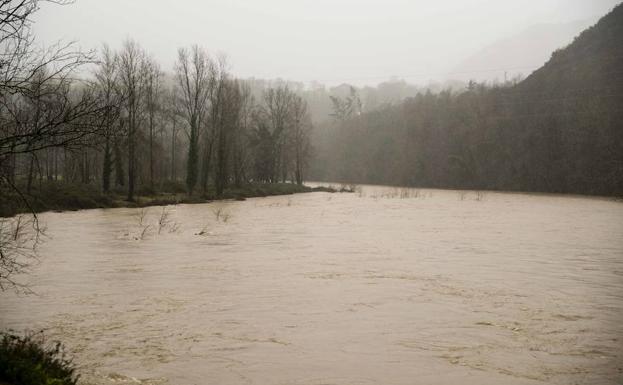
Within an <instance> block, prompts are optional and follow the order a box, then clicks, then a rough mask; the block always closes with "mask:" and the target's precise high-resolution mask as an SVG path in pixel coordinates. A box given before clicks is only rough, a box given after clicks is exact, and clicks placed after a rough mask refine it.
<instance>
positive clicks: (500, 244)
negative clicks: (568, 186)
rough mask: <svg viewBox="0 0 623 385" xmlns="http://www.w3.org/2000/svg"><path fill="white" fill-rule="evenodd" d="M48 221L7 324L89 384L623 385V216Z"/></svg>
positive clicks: (476, 200)
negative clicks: (34, 335)
mask: <svg viewBox="0 0 623 385" xmlns="http://www.w3.org/2000/svg"><path fill="white" fill-rule="evenodd" d="M166 210H167V213H168V218H167V219H166V220H165V221H163V222H164V226H162V228H161V229H160V233H158V230H159V229H158V228H159V226H158V220H159V218H160V217H161V214H162V208H159V207H152V208H149V209H147V210H146V212H145V211H141V210H138V209H106V210H87V211H80V212H66V213H46V214H44V215H42V220H43V222H45V224H46V225H47V227H48V235H49V239H48V240H47V241H46V242H45V244H44V245H43V246H42V247H41V249H40V251H41V263H40V264H39V265H38V266H37V267H35V269H34V270H33V272H32V274H31V275H30V276H29V277H28V279H29V280H30V281H31V282H32V288H33V290H34V291H35V292H36V293H37V295H29V296H16V295H15V294H13V293H11V292H5V293H2V294H0V327H2V328H14V329H18V330H22V329H25V328H29V329H32V330H38V329H44V330H45V331H46V334H47V335H48V336H49V337H50V338H52V339H59V340H62V341H63V342H64V343H65V344H66V345H67V347H68V349H69V351H70V352H71V353H72V355H73V356H74V357H75V361H76V363H77V364H78V365H79V367H80V371H81V373H82V383H83V384H134V383H143V384H179V385H191V384H197V385H199V384H262V385H273V384H275V385H277V384H280V385H281V384H283V385H286V384H291V385H321V384H322V385H330V384H336V385H337V384H340V385H342V384H344V385H345V384H383V385H391V384H396V385H398V384H400V385H402V384H404V385H406V384H457V383H461V384H465V385H467V384H478V385H483V384H545V383H547V384H621V383H623V203H621V202H616V201H613V200H607V199H597V198H585V197H563V196H551V195H528V194H502V193H485V194H479V193H476V192H467V193H460V192H456V191H441V190H406V189H392V188H381V187H364V188H363V189H362V191H361V192H360V193H354V194H328V193H310V194H299V195H293V196H280V197H270V198H257V199H249V200H247V201H244V202H221V203H211V204H202V205H179V206H170V207H168V208H167V209H166Z"/></svg>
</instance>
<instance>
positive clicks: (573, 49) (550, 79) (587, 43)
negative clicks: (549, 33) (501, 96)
mask: <svg viewBox="0 0 623 385" xmlns="http://www.w3.org/2000/svg"><path fill="white" fill-rule="evenodd" d="M622 64H623V4H621V5H618V6H617V7H615V8H614V9H613V10H612V12H610V13H609V14H607V15H606V16H604V17H603V18H601V19H600V20H599V22H598V23H597V24H595V25H594V26H592V27H589V28H588V29H586V30H584V31H583V32H582V33H581V34H580V35H579V36H577V37H576V38H575V39H574V40H573V42H572V43H571V44H569V45H568V46H566V47H564V48H561V49H557V50H555V51H554V52H553V53H552V55H551V58H550V59H549V60H548V61H547V63H545V65H544V66H543V67H541V68H539V69H538V70H537V71H535V72H534V73H533V74H531V75H530V76H529V77H528V78H527V79H526V80H525V81H524V82H522V84H521V85H520V88H534V87H538V88H541V89H550V90H551V91H554V92H559V91H561V89H568V88H570V87H571V88H577V87H579V86H583V87H591V88H596V87H606V88H612V86H616V85H617V84H618V85H619V86H620V81H621V79H623V66H622Z"/></svg>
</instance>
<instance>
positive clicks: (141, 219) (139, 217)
mask: <svg viewBox="0 0 623 385" xmlns="http://www.w3.org/2000/svg"><path fill="white" fill-rule="evenodd" d="M148 211H149V210H148V209H147V208H145V207H141V208H140V209H139V210H138V211H137V212H136V220H137V221H138V225H139V226H141V227H143V222H144V221H145V217H146V216H147V212H148Z"/></svg>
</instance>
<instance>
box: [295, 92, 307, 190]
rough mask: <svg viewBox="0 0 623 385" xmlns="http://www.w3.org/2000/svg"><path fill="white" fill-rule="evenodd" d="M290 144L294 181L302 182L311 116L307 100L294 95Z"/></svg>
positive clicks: (300, 183)
mask: <svg viewBox="0 0 623 385" xmlns="http://www.w3.org/2000/svg"><path fill="white" fill-rule="evenodd" d="M291 119H292V123H291V124H292V146H293V152H294V159H295V163H294V167H295V169H294V174H295V179H296V183H297V184H299V185H302V184H303V170H304V167H305V164H306V162H307V159H308V157H309V155H310V141H309V131H310V130H311V118H310V117H309V113H308V112H307V102H305V101H304V100H303V99H302V98H301V97H300V96H298V95H295V96H294V97H293V100H292V110H291Z"/></svg>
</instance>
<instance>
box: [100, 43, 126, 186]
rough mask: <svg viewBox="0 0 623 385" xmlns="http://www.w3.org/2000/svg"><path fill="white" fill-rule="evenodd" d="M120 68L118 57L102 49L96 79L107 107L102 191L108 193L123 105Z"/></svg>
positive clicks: (102, 100) (102, 99) (105, 111)
mask: <svg viewBox="0 0 623 385" xmlns="http://www.w3.org/2000/svg"><path fill="white" fill-rule="evenodd" d="M118 67H119V59H118V56H117V55H116V54H115V53H114V52H113V51H112V50H111V49H110V47H109V46H108V45H104V46H103V47H102V53H101V59H100V61H99V67H98V69H97V71H96V72H95V78H96V79H97V86H98V91H99V94H100V96H99V100H100V102H101V103H102V104H103V106H104V107H105V110H104V129H103V130H102V135H103V137H104V148H103V151H104V154H103V164H102V190H103V191H104V192H108V191H109V190H110V175H111V173H112V167H113V155H112V152H113V148H112V147H113V144H112V141H113V140H115V137H116V136H118V134H119V128H120V126H119V125H118V124H117V119H118V115H119V106H120V103H121V93H120V92H119V86H118V77H119V73H118ZM117 156H118V154H117Z"/></svg>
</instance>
